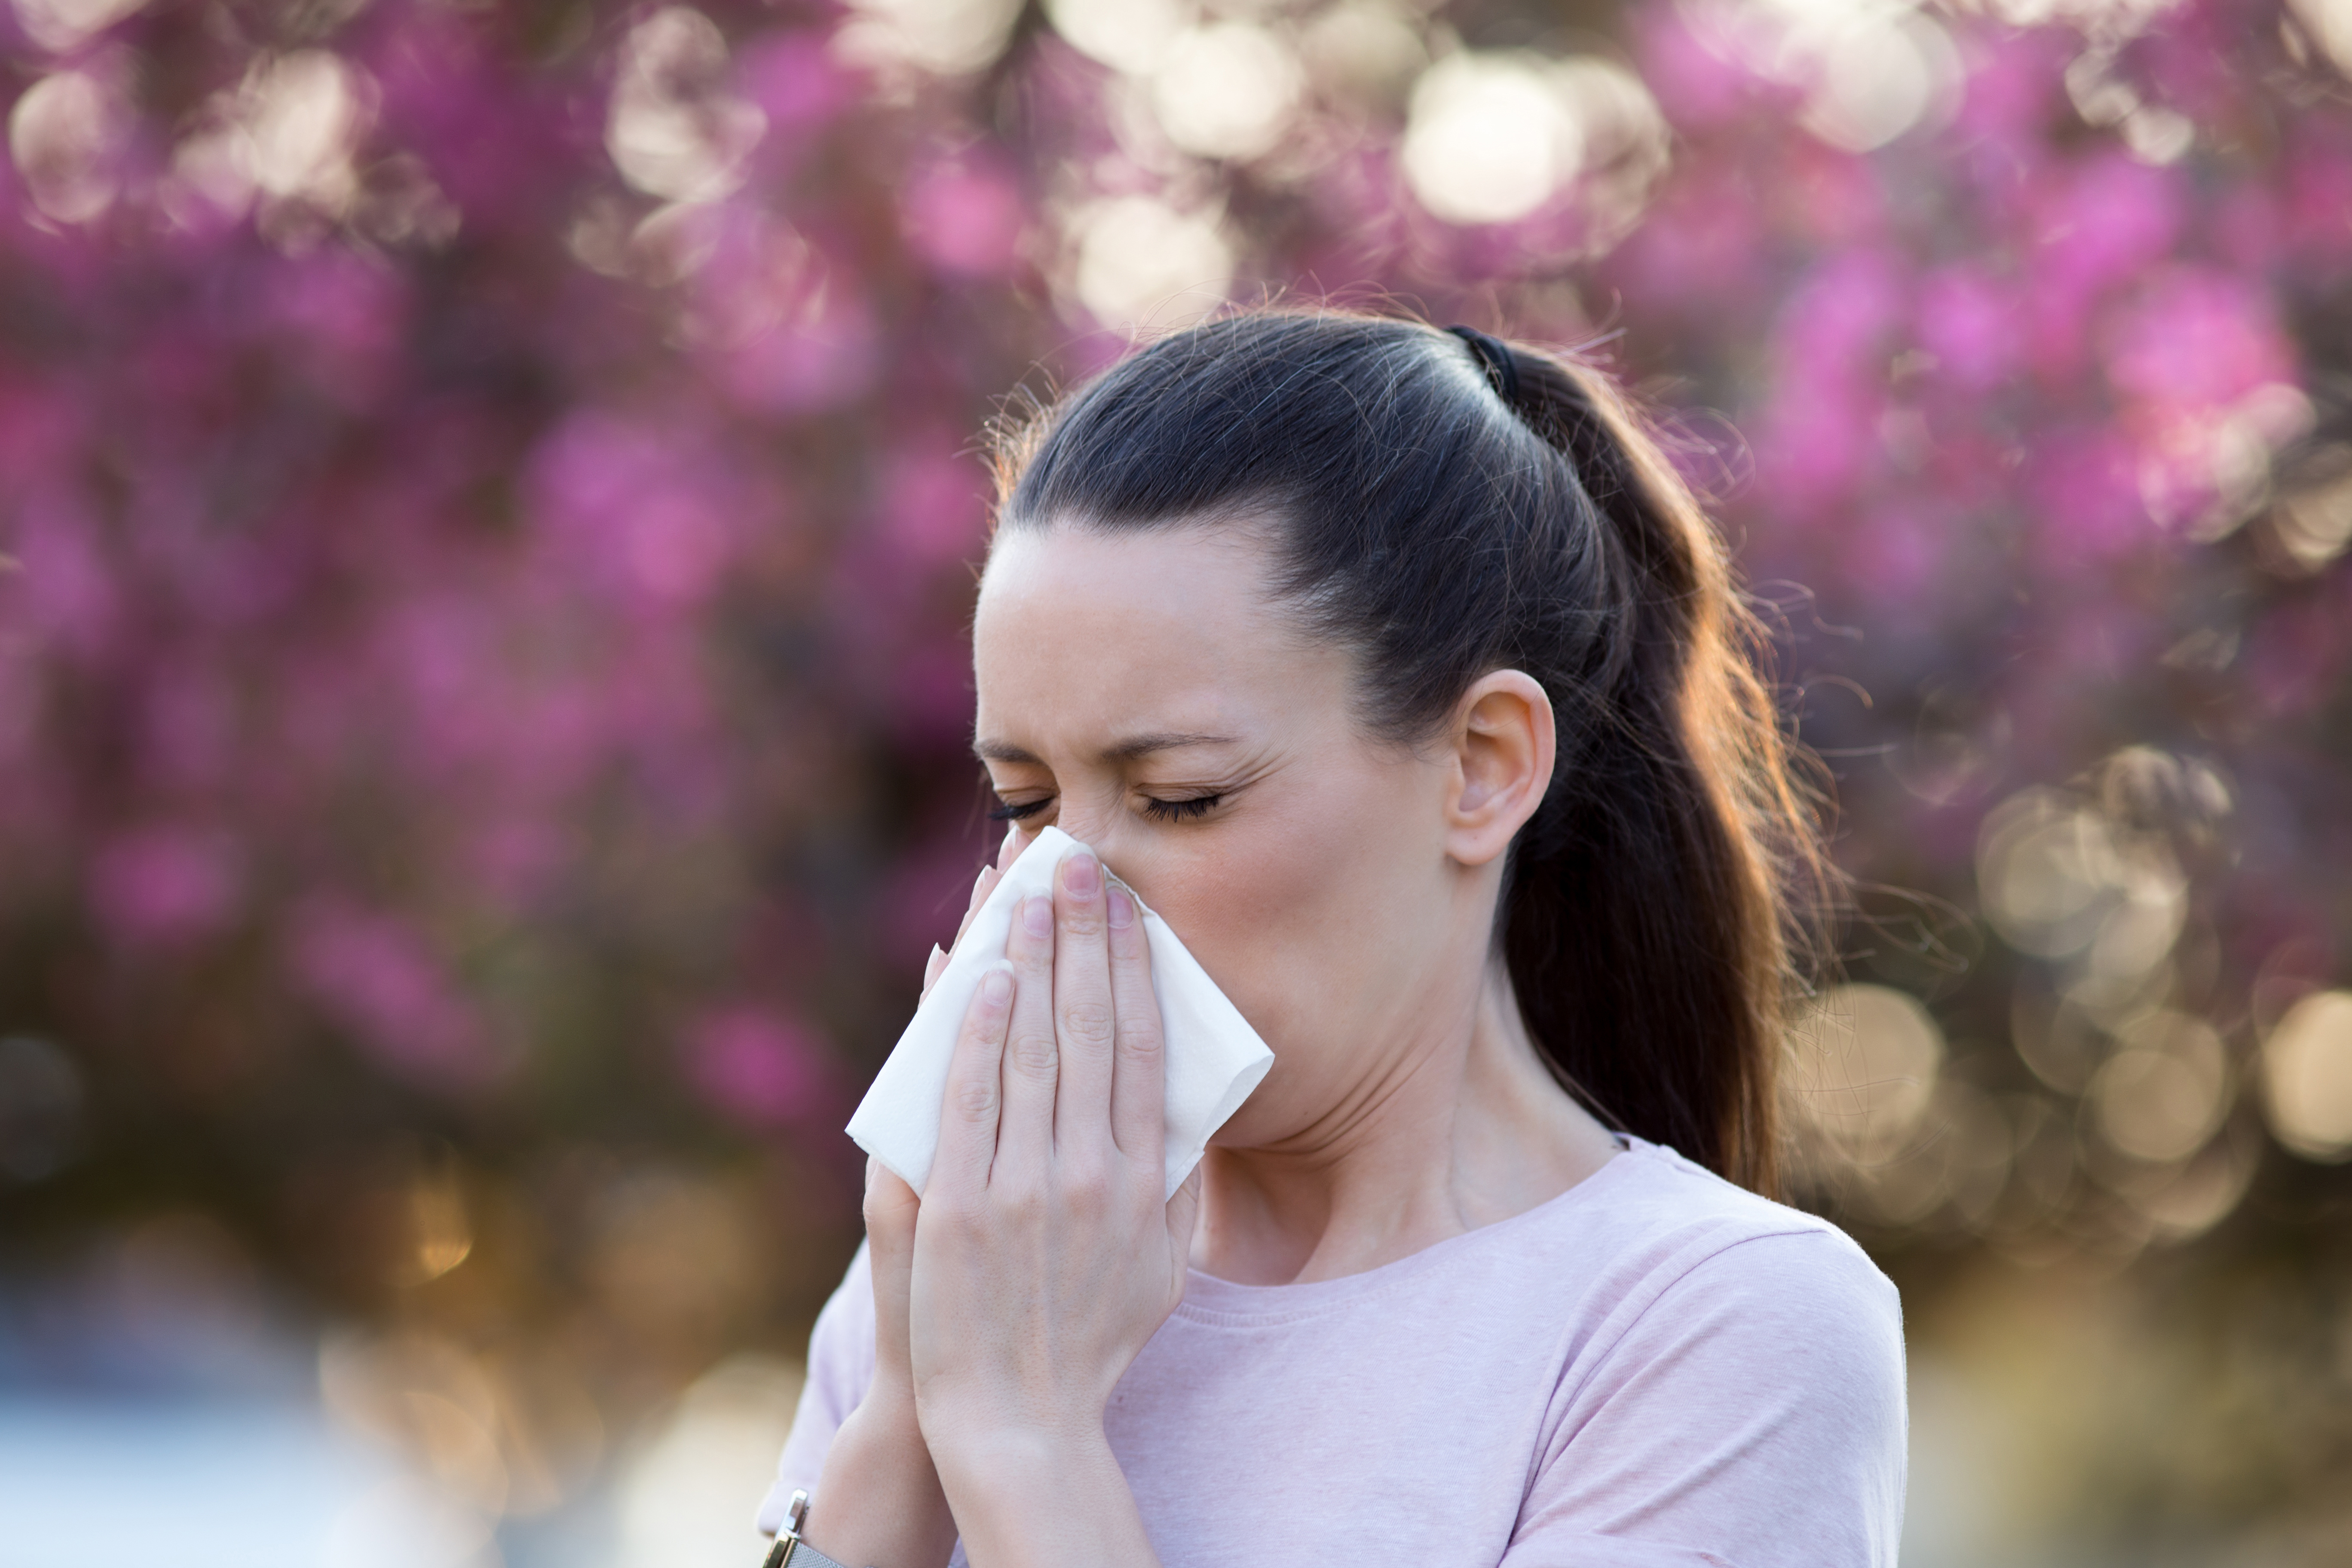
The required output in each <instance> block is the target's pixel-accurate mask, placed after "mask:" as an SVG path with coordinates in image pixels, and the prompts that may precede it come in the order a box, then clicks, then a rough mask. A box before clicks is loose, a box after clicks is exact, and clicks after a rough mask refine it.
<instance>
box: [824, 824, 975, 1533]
mask: <svg viewBox="0 0 2352 1568" xmlns="http://www.w3.org/2000/svg"><path fill="white" fill-rule="evenodd" d="M1017 852H1018V846H1017V837H1016V835H1014V834H1011V833H1008V834H1006V835H1005V837H1004V844H1003V848H1002V849H1001V850H1000V851H999V852H998V855H997V858H996V864H995V865H993V866H990V867H987V868H983V869H982V871H981V873H980V876H979V877H978V878H977V879H975V880H974V881H973V883H972V889H971V901H970V902H969V903H968V904H967V905H966V906H965V908H964V913H963V922H962V924H961V925H959V926H958V927H957V928H956V939H957V941H961V940H962V938H963V933H964V931H965V930H966V929H968V928H969V927H970V926H971V919H972V916H973V915H974V914H975V913H977V912H978V911H979V909H980V906H981V905H982V904H983V903H985V902H986V901H987V900H988V895H989V894H990V893H991V892H992V891H993V890H994V889H995V887H996V884H997V882H998V881H999V880H1000V879H1002V878H1003V871H1004V868H1005V867H1007V866H1010V865H1011V864H1012V863H1013V856H1014V855H1015V854H1016V853H1017ZM946 967H947V954H946V953H945V952H941V951H940V949H939V948H937V947H934V948H932V949H931V957H930V962H929V963H928V964H926V965H925V966H924V971H923V994H924V995H925V996H929V994H931V987H932V986H934V985H936V984H939V979H940V971H941V970H943V969H945V968H946ZM920 1207H921V1200H920V1199H919V1198H918V1197H917V1196H916V1195H915V1190H914V1189H913V1188H912V1187H910V1186H908V1184H906V1183H904V1182H902V1181H900V1180H899V1179H898V1176H897V1175H896V1174H895V1173H893V1172H891V1171H890V1170H889V1169H888V1168H887V1166H885V1165H884V1164H883V1163H881V1162H880V1161H878V1160H875V1159H870V1158H869V1159H868V1160H867V1161H866V1204H865V1215H866V1261H867V1265H868V1270H869V1274H870V1277H871V1279H872V1281H873V1286H874V1377H873V1380H872V1381H871V1382H870V1383H869V1384H867V1385H866V1395H865V1397H864V1399H862V1400H861V1401H860V1402H859V1403H858V1405H857V1408H856V1410H854V1411H852V1412H851V1413H850V1414H849V1415H848V1416H847V1417H846V1418H845V1419H844V1420H843V1422H842V1424H841V1426H838V1427H836V1428H835V1431H834V1436H833V1443H832V1445H831V1446H830V1447H827V1448H826V1450H825V1455H824V1470H823V1472H822V1473H821V1474H820V1475H819V1477H818V1479H817V1484H816V1489H815V1498H816V1500H817V1501H816V1502H815V1503H813V1504H812V1506H811V1508H810V1510H809V1519H808V1522H807V1525H806V1526H805V1528H804V1529H803V1532H802V1533H803V1536H804V1537H805V1538H806V1539H807V1541H808V1542H809V1544H810V1545H812V1546H814V1547H815V1548H816V1549H817V1550H818V1551H819V1552H824V1554H825V1555H826V1556H828V1557H830V1558H832V1559H833V1560H834V1561H835V1562H837V1563H849V1564H852V1565H853V1568H865V1565H866V1564H872V1565H873V1568H938V1565H940V1564H942V1563H946V1562H947V1560H948V1557H949V1555H950V1553H951V1552H953V1551H954V1550H955V1542H956V1523H955V1520H954V1517H953V1516H952V1515H951V1514H950V1511H949V1509H948V1501H947V1495H946V1493H945V1492H943V1491H942V1490H941V1489H940V1477H939V1471H938V1469H937V1468H936V1467H935V1466H934V1465H933V1464H932V1463H931V1454H930V1449H929V1447H928V1446H927V1445H926V1444H925V1443H924V1441H923V1434H922V1429H921V1426H919V1423H918V1422H917V1420H916V1416H915V1380H914V1373H913V1372H912V1370H911V1369H910V1368H909V1366H908V1360H907V1297H908V1274H909V1272H910V1270H911V1269H912V1268H913V1266H914V1260H915V1218H916V1215H917V1214H918V1212H919V1209H920Z"/></svg>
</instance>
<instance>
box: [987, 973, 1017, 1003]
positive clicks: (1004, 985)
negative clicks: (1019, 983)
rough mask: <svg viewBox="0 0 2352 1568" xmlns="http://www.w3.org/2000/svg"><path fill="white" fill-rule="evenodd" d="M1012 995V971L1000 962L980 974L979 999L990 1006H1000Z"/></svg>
mask: <svg viewBox="0 0 2352 1568" xmlns="http://www.w3.org/2000/svg"><path fill="white" fill-rule="evenodd" d="M1012 997H1013V972H1012V971H1011V970H1009V969H1006V968H1004V967H1003V965H1002V964H1000V965H998V966H997V967H996V968H994V969H992V970H990V971H989V972H988V973H986V974H984V975H982V976H981V981H980V999H981V1000H982V1002H985V1003H987V1004H988V1005H990V1006H992V1007H1002V1006H1003V1005H1004V1004H1005V1003H1006V1002H1008V1001H1010V1000H1011V999H1012Z"/></svg>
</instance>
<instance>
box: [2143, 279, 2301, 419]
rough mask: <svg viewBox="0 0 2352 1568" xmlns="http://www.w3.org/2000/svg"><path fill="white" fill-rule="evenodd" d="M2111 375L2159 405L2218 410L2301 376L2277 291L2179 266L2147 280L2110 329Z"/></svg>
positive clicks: (2151, 403) (2292, 381) (2151, 402)
mask: <svg viewBox="0 0 2352 1568" xmlns="http://www.w3.org/2000/svg"><path fill="white" fill-rule="evenodd" d="M2106 338H2107V342H2106V356H2105V357H2106V369H2107V380H2108V381H2109V383H2111V384H2113V385H2114V387H2115V389H2116V392H2117V393H2119V394H2121V395H2123V396H2125V397H2126V398H2131V399H2135V400H2137V401H2140V402H2143V403H2147V404H2150V405H2157V406H2159V407H2169V408H2179V409H2194V410H2203V409H2213V408H2220V407H2223V406H2225V405H2229V404H2231V403H2233V402H2235V401H2236V400H2237V399H2238V398H2240V397H2242V396H2243V395H2245V394H2247V393H2249V392H2252V390H2253V389H2254V388H2255V387H2258V386H2261V385H2263V384H2267V383H2273V382H2278V383H2285V384H2294V382H2295V380H2296V379H2297V378H2296V374H2295V363H2294V346H2293V345H2292V344H2291V343H2290V342H2288V341H2287V337H2286V334H2285V332H2284V331H2282V330H2281V328H2280V325H2279V319H2278V310H2277V309H2276V307H2275V306H2274V305H2273V303H2272V301H2271V298H2270V295H2269V291H2268V290H2267V289H2263V288H2261V287H2260V286H2258V285H2256V284H2253V283H2252V282H2250V281H2248V280H2247V279H2244V278H2242V277H2240V276H2238V275H2236V274H2232V273H2226V272H2221V271H2216V270H2214V269H2211V268H2196V267H2176V268H2168V269H2167V270H2165V271H2163V272H2161V273H2159V274H2158V275H2157V276H2155V277H2154V278H2152V279H2149V280H2148V281H2147V283H2146V284H2144V285H2143V286H2142V287H2141V288H2140V289H2139V290H2138V291H2137V296H2136V297H2135V298H2134V299H2133V300H2132V301H2131V303H2130V304H2129V305H2128V306H2126V308H2125V309H2124V310H2121V311H2119V312H2118V313H2117V315H2116V317H2115V318H2114V319H2113V321H2112V322H2111V324H2110V329H2109V331H2108V332H2107V334H2106Z"/></svg>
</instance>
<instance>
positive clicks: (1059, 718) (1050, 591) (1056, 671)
mask: <svg viewBox="0 0 2352 1568" xmlns="http://www.w3.org/2000/svg"><path fill="white" fill-rule="evenodd" d="M1267 564H1268V563H1267V562H1266V559H1265V547H1264V546H1263V545H1262V544H1260V543H1258V542H1255V541H1254V540H1252V539H1251V538H1250V537H1249V536H1248V535H1247V534H1246V533H1245V532H1244V531H1239V530H1225V529H1216V528H1209V527H1200V526H1192V525H1186V526H1181V527H1169V528H1146V529H1137V530H1133V531H1119V532H1110V531H1100V530H1095V529H1076V528H1052V529H1040V530H1025V529H1024V530H1022V531H1018V532H1014V533H1012V534H1008V535H1005V536H1003V537H1002V538H1000V540H999V541H998V542H997V546H996V549H995V551H994V552H992V555H991V557H990V561H989V564H988V570H987V573H986V574H985V576H984V577H983V578H982V587H981V596H980V606H979V609H978V612H977V614H976V616H975V617H974V621H973V637H972V643H973V666H974V673H975V676H976V678H977V685H978V689H979V698H980V711H979V717H980V724H979V739H980V741H981V742H982V743H983V745H986V744H990V743H995V744H999V745H1001V746H1005V747H1017V748H1020V749H1023V750H1027V751H1031V752H1034V751H1035V750H1036V749H1037V746H1038V745H1039V744H1051V745H1055V746H1062V745H1069V746H1072V747H1074V748H1076V749H1079V750H1083V751H1086V752H1108V751H1114V750H1116V749H1118V748H1119V747H1120V746H1122V745H1129V744H1131V742H1133V741H1134V740H1135V739H1136V738H1137V737H1139V736H1166V735H1196V736H1227V737H1233V738H1236V739H1238V738H1241V736H1242V735H1243V734H1244V732H1245V731H1263V730H1264V728H1265V726H1266V725H1267V724H1269V723H1275V722H1280V721H1282V720H1283V719H1284V717H1285V716H1286V714H1288V713H1290V712H1292V711H1294V710H1297V708H1299V707H1301V706H1319V705H1321V704H1323V703H1325V702H1327V701H1328V700H1330V698H1331V696H1332V695H1334V693H1332V692H1328V691H1325V690H1323V689H1322V687H1323V686H1324V684H1325V683H1326V682H1327V681H1328V675H1327V673H1326V672H1325V671H1324V670H1323V669H1322V668H1320V667H1321V666H1322V665H1323V664H1324V663H1325V662H1326V661H1325V660H1323V659H1320V658H1316V657H1315V653H1314V650H1311V649H1302V648H1301V647H1300V646H1299V644H1298V641H1297V638H1296V637H1295V636H1293V635H1291V630H1292V628H1291V627H1290V626H1288V625H1287V623H1286V617H1285V616H1284V615H1283V613H1282V612H1281V610H1280V609H1279V608H1278V607H1277V606H1276V605H1272V604H1270V603H1268V601H1267V599H1266V597H1265V594H1264V591H1263V584H1264V582H1265V574H1266V569H1267Z"/></svg>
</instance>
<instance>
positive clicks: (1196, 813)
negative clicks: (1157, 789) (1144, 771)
mask: <svg viewBox="0 0 2352 1568" xmlns="http://www.w3.org/2000/svg"><path fill="white" fill-rule="evenodd" d="M1224 798H1225V797H1224V796H1223V795H1194V796H1193V797H1192V799H1190V800H1159V799H1150V798H1147V799H1146V800H1145V801H1144V803H1143V815H1144V816H1148V817H1150V818H1151V819H1152V820H1154V821H1155V822H1189V821H1192V819H1193V818H1195V817H1202V816H1208V815H1209V813H1211V812H1212V811H1214V810H1215V809H1216V808H1217V803H1218V802H1219V801H1221V800H1223V799H1224Z"/></svg>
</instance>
